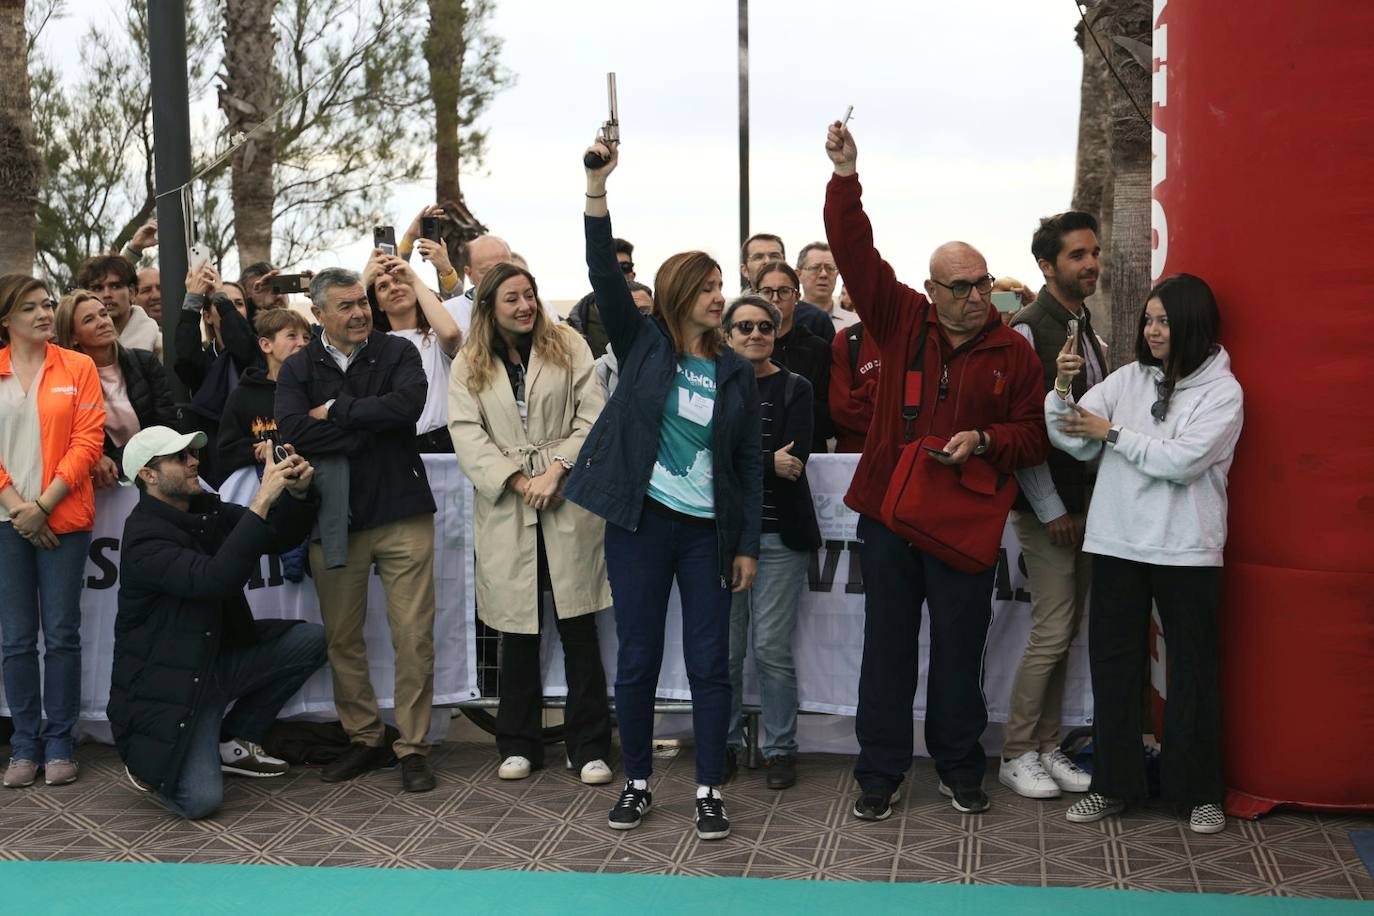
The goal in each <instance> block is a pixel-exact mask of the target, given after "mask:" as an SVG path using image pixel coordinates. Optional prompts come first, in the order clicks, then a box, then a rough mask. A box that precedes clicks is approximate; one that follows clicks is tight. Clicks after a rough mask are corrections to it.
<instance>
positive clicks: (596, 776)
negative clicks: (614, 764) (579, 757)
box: [582, 760, 611, 786]
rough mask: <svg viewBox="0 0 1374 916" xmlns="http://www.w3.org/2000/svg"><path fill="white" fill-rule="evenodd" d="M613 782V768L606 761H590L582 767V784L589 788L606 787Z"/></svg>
mask: <svg viewBox="0 0 1374 916" xmlns="http://www.w3.org/2000/svg"><path fill="white" fill-rule="evenodd" d="M610 781H611V768H610V767H609V766H607V765H606V761H604V760H589V761H587V763H585V764H583V766H582V782H583V783H585V784H586V785H589V786H604V785H605V784H606V783H608V782H610Z"/></svg>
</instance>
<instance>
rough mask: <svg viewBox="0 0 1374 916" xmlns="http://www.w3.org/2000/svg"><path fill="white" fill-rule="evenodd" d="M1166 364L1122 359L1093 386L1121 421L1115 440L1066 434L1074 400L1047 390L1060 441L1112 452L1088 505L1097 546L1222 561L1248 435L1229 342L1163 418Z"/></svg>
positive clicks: (1080, 455)
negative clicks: (1235, 469)
mask: <svg viewBox="0 0 1374 916" xmlns="http://www.w3.org/2000/svg"><path fill="white" fill-rule="evenodd" d="M1163 378H1164V373H1163V372H1162V371H1161V370H1160V369H1159V368H1158V367H1156V366H1145V365H1141V364H1140V363H1131V364H1130V365H1128V366H1122V367H1121V368H1120V369H1118V370H1116V371H1115V372H1113V373H1112V374H1111V375H1109V376H1107V377H1106V378H1105V379H1103V380H1102V382H1101V383H1100V384H1097V385H1094V386H1093V387H1092V388H1090V389H1088V393H1087V394H1085V395H1084V396H1083V401H1082V405H1083V407H1084V409H1086V410H1087V411H1088V412H1090V413H1094V414H1097V415H1098V416H1100V417H1106V418H1107V420H1109V421H1110V422H1111V424H1112V425H1113V426H1119V427H1121V433H1120V435H1119V436H1118V437H1117V440H1116V444H1115V445H1107V444H1106V443H1104V442H1099V441H1097V440H1094V439H1083V438H1080V437H1078V436H1069V435H1065V434H1064V433H1063V432H1061V431H1060V429H1059V427H1058V425H1057V424H1056V422H1055V421H1056V420H1057V419H1058V418H1060V417H1065V416H1069V415H1071V414H1072V413H1073V409H1072V408H1071V407H1070V406H1069V405H1068V404H1067V403H1065V401H1064V400H1063V399H1062V398H1060V397H1059V395H1057V394H1055V393H1054V392H1053V391H1051V392H1049V394H1047V395H1046V396H1045V423H1046V426H1048V427H1049V434H1050V442H1051V443H1052V444H1053V445H1054V446H1055V447H1056V448H1059V449H1061V450H1063V451H1065V452H1068V453H1069V454H1070V455H1072V456H1073V457H1075V458H1077V459H1079V460H1080V461H1088V460H1090V459H1092V458H1096V457H1097V456H1098V455H1099V454H1100V455H1101V456H1102V463H1101V465H1100V467H1099V468H1098V471H1097V486H1096V487H1095V488H1094V490H1093V495H1092V504H1091V505H1090V506H1089V508H1088V527H1087V533H1086V536H1085V538H1084V542H1083V550H1084V551H1085V552H1087V553H1096V554H1103V555H1106V556H1110V557H1119V558H1121V559H1123V560H1135V561H1138V562H1141V563H1152V564H1156V565H1160V566H1221V565H1222V551H1223V550H1224V549H1225V547H1226V473H1227V471H1228V470H1230V468H1231V459H1232V457H1233V455H1234V454H1235V449H1236V440H1237V439H1239V438H1240V427H1241V420H1242V411H1241V407H1242V398H1241V390H1240V383H1239V382H1237V381H1236V377H1235V376H1234V375H1232V374H1231V359H1230V357H1229V356H1227V355H1226V351H1225V350H1224V349H1220V348H1218V351H1217V352H1216V353H1214V354H1213V355H1212V356H1210V357H1208V359H1207V360H1206V361H1205V362H1204V363H1203V364H1202V365H1201V366H1199V367H1198V368H1197V370H1196V371H1194V372H1193V374H1192V375H1189V376H1188V377H1186V378H1183V379H1180V380H1179V382H1178V384H1177V385H1176V386H1175V387H1174V393H1173V397H1172V398H1171V399H1170V400H1169V413H1168V416H1166V417H1165V418H1164V421H1163V422H1157V421H1156V420H1155V419H1154V418H1153V417H1152V416H1150V407H1151V406H1152V405H1153V404H1154V403H1155V401H1156V400H1158V398H1159V395H1158V394H1157V393H1156V391H1155V383H1156V382H1158V381H1161V380H1163Z"/></svg>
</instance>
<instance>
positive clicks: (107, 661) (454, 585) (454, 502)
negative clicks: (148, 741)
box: [0, 455, 477, 734]
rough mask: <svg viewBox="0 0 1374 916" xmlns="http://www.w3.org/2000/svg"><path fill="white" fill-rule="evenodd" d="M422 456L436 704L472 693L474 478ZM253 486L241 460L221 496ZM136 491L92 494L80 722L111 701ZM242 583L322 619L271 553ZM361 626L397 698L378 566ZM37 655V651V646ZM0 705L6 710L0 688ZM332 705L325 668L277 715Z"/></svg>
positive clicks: (277, 614)
mask: <svg viewBox="0 0 1374 916" xmlns="http://www.w3.org/2000/svg"><path fill="white" fill-rule="evenodd" d="M424 460H425V473H427V474H428V475H429V482H430V486H431V487H432V488H433V490H434V501H435V503H436V504H437V506H438V509H439V512H438V514H437V515H436V516H435V519H434V584H435V594H436V601H437V605H438V607H437V610H436V614H435V622H434V702H435V703H436V704H452V703H458V702H461V701H463V700H470V699H472V698H473V697H476V696H477V670H476V665H475V663H474V661H473V640H472V634H473V628H474V618H473V610H472V609H473V585H472V583H473V579H472V549H471V547H470V545H471V544H472V495H471V494H472V485H471V484H470V483H468V481H467V478H465V477H464V476H463V474H462V472H461V471H459V470H458V463H457V461H456V460H454V458H453V457H452V456H443V455H433V456H431V455H425V456H424ZM257 486H258V477H257V473H256V472H255V470H254V469H253V468H251V467H249V468H243V469H241V470H239V471H238V472H236V473H235V474H233V475H232V476H231V477H230V478H229V479H228V480H226V481H225V482H224V486H223V487H221V488H220V495H221V497H222V498H223V499H224V500H225V501H226V502H233V503H239V504H241V505H247V504H248V503H249V502H250V501H251V500H252V496H253V493H254V491H256V490H257ZM138 496H139V494H138V491H137V490H135V489H134V488H133V487H119V488H117V489H114V490H104V491H101V492H99V493H98V494H97V496H96V522H95V531H94V532H93V537H92V539H91V551H90V556H89V558H88V559H87V562H86V587H85V589H84V590H83V591H82V593H81V718H82V719H83V720H87V721H103V720H104V719H105V707H106V705H107V704H108V703H109V699H110V669H111V666H112V664H113V661H114V622H115V616H116V613H117V611H118V602H117V597H118V591H119V588H118V586H119V543H120V540H121V538H122V537H123V534H124V519H125V517H126V516H128V514H129V512H131V511H132V510H133V507H134V506H135V505H136V504H137V502H138ZM245 589H246V592H247V595H248V604H249V606H250V607H251V608H252V609H253V615H254V616H255V617H259V618H282V619H287V620H310V621H314V622H315V623H318V622H319V620H320V610H319V602H318V601H317V599H316V597H315V586H314V584H313V583H312V581H311V580H310V577H309V576H307V577H306V578H305V580H304V581H302V582H299V583H296V582H287V581H286V580H285V579H283V578H282V575H281V563H280V561H279V560H278V559H277V557H275V556H272V557H263V558H262V560H261V561H260V564H259V570H258V573H257V574H256V575H255V576H253V578H252V579H250V580H249V582H248V584H247V585H246V587H245ZM363 633H364V636H365V638H366V640H367V655H368V661H369V663H370V666H371V670H372V686H373V689H374V690H375V691H376V693H377V702H378V704H379V705H381V706H383V707H386V708H391V707H392V706H394V705H395V703H394V700H393V698H392V693H393V688H394V664H393V662H394V656H393V654H392V649H391V633H390V630H389V628H388V627H387V622H386V596H385V593H384V592H383V590H382V584H381V579H380V578H379V577H378V576H377V574H376V569H375V568H374V569H373V574H372V578H371V581H370V582H369V593H368V608H367V623H366V625H365V627H364V630H363ZM39 654H40V657H41V655H42V648H41V646H40V649H39ZM0 712H4V713H6V714H8V713H9V707H8V706H6V705H5V704H4V692H3V688H0ZM333 712H334V691H333V685H332V684H331V682H330V676H329V670H328V668H325V669H322V670H320V671H318V672H316V673H315V675H314V676H313V677H311V678H310V680H308V681H306V683H305V685H304V686H303V687H302V688H301V690H300V692H299V693H297V694H296V695H295V696H294V697H293V698H292V699H291V700H290V701H289V702H288V703H287V704H286V706H285V707H284V708H283V709H282V716H283V717H287V716H295V715H300V714H302V713H328V714H330V715H332V714H333ZM95 733H96V734H98V733H99V732H98V731H97V732H95Z"/></svg>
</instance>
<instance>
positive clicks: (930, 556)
mask: <svg viewBox="0 0 1374 916" xmlns="http://www.w3.org/2000/svg"><path fill="white" fill-rule="evenodd" d="M825 150H826V155H827V156H829V157H830V161H831V163H832V164H833V166H834V175H833V176H832V177H831V178H830V182H829V184H828V185H827V187H826V193H825V232H826V236H827V237H828V238H829V240H830V245H831V253H832V254H833V255H834V259H835V263H836V264H838V265H839V269H840V273H842V274H843V275H844V280H845V283H846V284H847V285H848V287H849V289H850V291H851V292H852V293H853V295H854V304H855V306H856V307H857V309H858V312H859V317H860V318H862V319H863V323H864V332H865V336H868V337H871V338H872V340H873V341H874V342H875V343H876V344H877V345H878V347H879V349H880V351H881V354H882V365H883V371H882V376H881V378H880V379H879V382H878V392H877V399H876V403H875V406H874V409H873V421H872V424H871V426H870V427H869V431H868V438H867V440H866V443H865V447H864V452H863V457H862V458H860V460H859V466H858V468H857V470H856V471H855V473H854V481H853V483H852V484H851V485H850V488H849V492H848V493H847V494H846V495H845V503H846V504H847V505H848V506H849V507H850V508H852V509H853V510H854V511H856V512H858V513H859V523H858V536H859V539H860V540H861V541H862V542H863V545H862V547H861V548H860V550H861V558H862V560H863V568H864V570H865V571H866V572H868V573H869V575H866V576H865V582H864V585H865V593H864V649H863V661H862V664H861V666H860V670H859V697H858V709H857V715H856V717H855V724H854V731H855V735H856V737H857V738H858V741H859V760H858V764H857V765H856V766H855V768H854V778H855V780H856V781H857V782H858V784H859V790H860V795H859V797H858V799H857V800H856V801H855V804H854V816H855V817H857V818H859V819H861V820H874V821H876V820H883V819H884V818H887V817H889V816H890V815H891V813H892V802H893V801H895V800H896V798H897V796H898V792H899V789H900V787H901V784H902V782H903V780H904V779H905V777H906V772H907V770H908V769H909V768H910V767H911V757H912V748H913V737H914V736H913V725H912V718H913V717H912V704H913V702H914V700H915V697H916V681H917V661H918V658H919V653H920V645H919V640H918V636H919V633H920V629H921V607H922V604H923V603H926V604H928V605H929V609H930V611H929V614H930V620H929V622H930V660H929V665H928V672H927V674H928V677H927V690H926V715H925V738H926V748H927V750H928V751H929V752H930V756H931V757H933V758H934V759H935V770H936V772H937V773H938V774H939V777H940V792H941V794H943V795H945V796H947V797H949V798H950V799H951V801H952V803H953V805H954V807H955V809H957V810H958V811H960V812H964V813H970V814H972V813H978V812H980V811H986V810H987V808H988V797H987V795H986V793H984V792H983V789H982V782H983V776H984V774H985V772H986V770H987V757H986V756H985V755H984V753H983V748H982V746H981V744H980V743H979V738H980V737H981V735H982V733H983V730H984V728H986V727H987V721H988V714H987V706H986V703H985V700H984V697H983V690H982V674H983V656H984V651H985V649H986V645H987V631H988V625H989V624H990V623H991V620H992V589H993V576H994V574H995V572H996V567H995V565H993V564H989V565H988V567H987V568H985V569H980V570H979V571H977V572H970V571H967V570H968V569H969V568H972V567H973V566H975V565H976V563H978V562H982V560H983V557H982V555H981V553H980V555H979V557H978V558H977V561H976V562H974V563H970V562H965V561H967V560H971V559H972V558H971V557H969V556H968V555H967V554H965V555H964V557H962V558H957V557H955V556H954V553H956V551H950V550H944V549H942V547H947V546H948V545H949V544H950V543H951V542H953V541H958V540H959V539H960V538H961V536H964V535H966V534H967V533H968V530H969V526H970V524H971V523H972V521H971V520H970V522H969V523H965V522H963V521H962V520H961V521H960V522H957V523H951V522H941V521H933V522H931V523H930V524H929V525H927V526H925V527H924V528H923V529H922V530H924V531H925V533H926V534H927V537H926V538H925V539H924V540H922V544H923V546H920V547H918V546H915V545H914V544H913V543H910V542H909V541H908V539H907V538H906V537H903V536H902V535H899V534H898V533H896V531H894V530H893V528H892V527H889V524H890V523H891V524H895V523H896V520H897V517H896V513H895V511H893V512H891V513H888V512H885V511H884V510H885V508H887V507H889V506H892V505H893V503H894V502H896V501H897V500H893V499H889V493H888V488H889V486H893V485H895V486H896V487H897V490H896V491H895V492H896V494H897V495H898V496H900V495H901V494H903V493H905V492H906V491H905V490H903V489H902V488H903V487H904V486H906V485H907V484H908V480H907V479H906V478H905V477H903V478H901V479H894V478H896V477H897V473H896V472H897V471H898V461H899V458H900V457H902V456H903V453H904V452H908V453H909V452H911V451H913V450H917V449H921V448H922V446H924V445H927V444H929V443H928V441H923V439H924V437H926V436H932V437H938V438H935V439H934V440H933V441H934V442H936V443H941V442H942V443H943V445H936V446H934V447H933V448H932V449H931V450H930V451H931V454H929V455H926V454H924V453H921V454H918V455H917V457H916V461H918V462H921V461H926V462H938V463H939V464H940V465H946V466H950V467H951V469H952V470H955V473H950V474H944V473H938V465H930V464H923V465H920V467H921V469H922V473H925V474H926V475H927V476H926V477H924V478H922V479H921V480H920V481H918V482H921V483H924V482H925V481H926V480H928V481H930V486H929V487H925V488H920V489H921V498H922V499H924V502H919V501H918V505H919V507H920V508H921V509H922V510H930V509H931V507H936V509H937V510H938V509H941V508H943V509H948V508H949V507H950V506H958V507H960V508H961V509H965V508H967V507H968V506H969V505H970V503H969V502H968V501H967V500H966V499H962V498H961V496H960V493H962V492H963V490H962V489H960V488H961V487H962V488H970V489H972V488H975V487H978V486H980V484H979V483H978V481H979V478H980V477H981V478H983V479H985V480H986V481H987V482H988V483H994V484H995V486H997V487H998V489H999V491H1000V489H1001V488H1002V487H1005V486H1010V485H1011V484H1009V483H1005V482H1004V481H1006V479H1007V477H1008V476H1009V475H1010V474H1012V472H1014V471H1016V470H1018V469H1020V468H1025V467H1033V466H1035V465H1038V464H1040V463H1041V462H1042V461H1044V460H1045V455H1046V453H1047V452H1048V450H1049V440H1048V437H1047V436H1046V433H1045V424H1044V419H1043V403H1044V387H1043V373H1042V371H1041V368H1040V361H1039V360H1038V359H1037V358H1036V355H1035V351H1034V350H1033V349H1031V347H1030V345H1029V344H1028V343H1026V341H1025V339H1024V338H1023V337H1021V336H1020V335H1019V334H1017V333H1016V332H1015V331H1012V330H1010V329H1008V328H1007V327H1005V326H1004V325H1003V324H1002V320H1001V318H1000V317H999V316H998V314H997V311H996V309H994V308H992V305H991V293H992V284H993V279H994V278H993V277H992V275H991V274H989V273H988V267H987V261H986V260H985V259H984V258H983V255H982V254H980V253H979V252H978V250H977V249H976V248H974V247H973V246H971V245H969V244H967V243H965V242H946V243H945V244H943V245H941V246H940V247H938V248H936V249H935V251H934V252H933V253H932V254H931V256H930V273H929V274H928V279H927V280H926V282H925V284H924V286H925V294H924V295H922V294H921V293H920V292H917V291H916V290H915V289H912V288H911V287H909V286H906V285H905V284H903V283H901V282H900V281H899V280H898V279H897V276H896V273H895V272H894V271H893V269H892V266H891V265H890V264H888V263H887V262H886V261H884V260H883V259H882V257H881V256H880V255H879V254H878V251H877V249H876V248H875V247H874V244H873V227H872V225H871V224H870V223H869V220H868V216H867V215H866V214H865V213H864V208H863V203H862V200H861V193H862V189H861V188H860V186H859V178H858V172H857V168H858V167H857V164H856V163H857V159H858V150H857V148H856V147H855V144H854V137H853V136H852V134H851V133H850V131H849V130H848V129H847V128H846V127H845V126H844V125H842V124H841V123H840V122H839V121H836V122H835V123H833V124H831V125H830V127H829V130H828V133H827V136H826V143H825ZM908 457H910V456H909V455H908ZM932 468H934V469H935V470H932ZM913 479H916V478H915V477H913ZM936 482H938V483H939V484H940V485H942V486H944V487H947V488H948V492H943V491H942V490H938V489H935V488H934V485H935V483H936ZM908 505H909V503H908ZM993 505H994V511H993V512H991V513H984V516H983V517H982V518H980V519H979V520H978V521H977V523H976V524H977V525H978V530H979V533H980V535H981V534H986V533H991V536H992V538H994V539H999V538H1000V535H1001V531H1002V527H1003V526H1004V525H1005V516H1003V518H1002V519H1000V520H998V519H996V518H995V517H994V516H995V515H996V512H995V507H996V506H998V505H1000V503H994V504H993ZM930 516H931V518H932V519H937V520H938V519H940V518H941V515H940V513H939V511H931V512H930ZM885 519H887V520H891V522H889V521H887V520H885ZM914 522H918V523H921V525H925V522H923V521H922V520H921V519H915V520H914ZM917 527H920V526H918V525H916V524H913V525H911V526H910V528H904V530H906V531H908V534H910V531H911V528H917ZM994 527H995V531H994V530H993V529H994ZM955 529H958V530H955ZM913 539H915V540H921V539H919V538H913ZM960 543H965V542H962V541H960ZM936 554H940V555H939V556H937V555H936ZM950 563H959V565H960V567H961V568H958V569H956V568H955V567H954V566H952V565H950Z"/></svg>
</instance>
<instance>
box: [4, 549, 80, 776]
mask: <svg viewBox="0 0 1374 916" xmlns="http://www.w3.org/2000/svg"><path fill="white" fill-rule="evenodd" d="M57 540H58V546H57V549H56V550H43V549H41V548H38V547H35V546H33V545H32V544H30V543H29V542H28V541H27V540H25V539H24V537H23V536H22V535H20V534H19V533H18V532H17V531H15V530H14V525H13V524H11V523H10V522H4V523H2V524H0V571H3V572H0V646H3V657H2V658H0V670H3V672H4V683H5V702H6V703H7V704H8V705H9V708H10V715H11V716H12V717H13V718H14V738H13V739H12V740H11V742H10V746H11V757H12V758H13V759H16V760H32V761H33V762H34V763H37V764H40V765H41V764H42V763H43V762H44V761H46V760H71V759H72V729H73V728H75V727H76V718H77V715H78V713H79V712H80V709H81V585H82V583H83V582H84V581H85V570H86V553H87V551H88V550H89V549H90V545H91V533H90V532H89V531H77V532H73V533H72V534H62V535H58V537H57ZM40 629H41V630H42V632H43V673H42V678H41V682H42V683H41V687H40V677H39V668H38V633H39V630H40ZM45 714H46V719H47V721H46V723H44V721H43V720H44V716H45ZM40 727H41V732H40Z"/></svg>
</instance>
